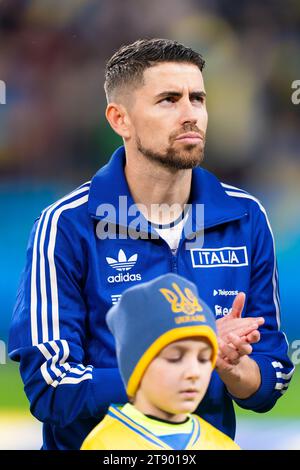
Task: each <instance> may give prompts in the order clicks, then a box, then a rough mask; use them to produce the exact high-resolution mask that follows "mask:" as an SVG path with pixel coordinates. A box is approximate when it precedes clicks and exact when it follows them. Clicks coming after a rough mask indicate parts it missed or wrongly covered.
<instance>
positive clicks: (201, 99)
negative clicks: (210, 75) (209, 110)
mask: <svg viewBox="0 0 300 470" xmlns="http://www.w3.org/2000/svg"><path fill="white" fill-rule="evenodd" d="M193 101H196V102H197V103H204V96H195V97H194V99H193Z"/></svg>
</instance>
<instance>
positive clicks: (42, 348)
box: [9, 147, 293, 449]
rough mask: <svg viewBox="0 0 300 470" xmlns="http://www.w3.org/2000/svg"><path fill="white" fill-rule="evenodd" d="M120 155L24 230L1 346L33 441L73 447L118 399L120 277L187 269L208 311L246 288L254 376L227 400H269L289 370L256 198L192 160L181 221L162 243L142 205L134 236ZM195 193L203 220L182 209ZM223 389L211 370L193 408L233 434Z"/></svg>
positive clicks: (267, 232)
mask: <svg viewBox="0 0 300 470" xmlns="http://www.w3.org/2000/svg"><path fill="white" fill-rule="evenodd" d="M124 165H125V152H124V148H123V147H121V148H119V149H118V150H117V151H116V152H115V153H114V154H113V156H112V158H111V160H110V161H109V163H108V164H107V165H105V166H104V167H103V168H101V169H100V170H99V171H98V173H97V174H96V175H95V176H94V178H93V179H92V181H91V183H86V184H84V185H82V186H81V187H80V188H79V189H77V190H75V191H74V192H72V193H70V194H69V195H67V196H66V197H63V198H62V199H60V200H59V201H57V202H56V203H55V204H53V205H51V206H49V207H48V208H46V209H45V210H44V211H43V212H42V214H41V216H40V217H39V219H38V220H37V221H36V223H35V225H34V228H33V230H32V233H31V236H30V240H29V245H28V251H27V261H26V267H25V270H24V272H23V275H22V279H21V283H20V286H19V291H18V295H17V301H16V306H15V310H14V315H13V320H12V326H11V331H10V344H9V353H10V357H11V358H12V359H13V360H16V361H20V372H21V375H22V379H23V382H24V384H25V392H26V394H27V397H28V399H29V401H30V408H31V412H32V414H33V415H34V416H35V417H36V418H38V419H39V420H40V421H42V422H43V423H44V428H43V439H44V443H43V448H44V449H78V448H79V447H80V445H81V443H82V441H83V439H84V438H85V436H86V435H87V434H88V432H89V431H90V430H91V429H92V428H93V427H94V426H95V425H96V424H97V423H98V422H99V420H100V419H101V418H102V417H103V416H104V414H105V412H106V410H107V408H108V406H109V405H110V404H111V403H125V402H127V397H126V394H125V390H124V386H123V383H122V380H121V377H120V374H119V371H118V368H117V362H116V356H115V346H114V339H113V337H112V335H111V334H110V332H109V330H108V328H107V325H106V322H105V315H106V313H107V311H108V310H109V308H110V307H111V306H112V304H114V303H115V302H117V301H118V299H119V298H120V296H121V294H122V292H123V291H124V289H126V288H127V287H129V286H132V285H134V284H136V283H139V282H143V281H148V280H150V279H153V278H154V277H156V276H158V275H161V274H164V273H167V272H176V273H178V274H180V275H182V276H185V277H187V278H188V279H190V280H191V281H193V282H194V283H195V284H196V285H197V287H198V290H199V295H200V297H202V299H203V300H204V301H205V302H206V303H207V304H208V305H209V306H210V308H211V309H212V310H213V312H215V314H216V318H221V317H222V316H223V315H225V314H226V313H228V312H229V311H230V307H231V305H232V302H233V299H234V296H235V295H236V293H237V292H238V291H244V292H245V293H246V296H247V297H246V299H247V300H246V305H245V308H244V311H243V315H244V316H252V317H256V316H263V317H264V318H265V324H264V325H263V326H262V327H261V328H260V331H261V340H260V341H259V343H257V344H255V345H254V346H253V353H252V354H251V357H252V358H253V359H254V360H255V361H256V362H257V364H258V365H259V367H260V371H261V378H262V381H261V385H260V388H259V389H258V390H257V392H256V393H255V394H254V395H252V396H251V397H250V398H248V399H245V400H239V399H236V400H235V401H236V402H237V403H238V404H239V405H240V406H241V407H243V408H246V409H251V410H254V411H257V412H265V411H268V410H270V409H271V408H272V407H273V405H274V404H275V402H276V400H277V399H278V398H279V397H280V396H281V395H282V393H283V392H284V391H286V389H287V387H288V383H289V381H290V379H291V376H292V373H293V366H292V363H291V362H290V360H289V358H288V355H287V349H288V345H287V342H286V338H285V336H284V334H283V333H282V332H281V331H280V311H279V294H278V277H277V268H276V260H275V253H274V241H273V236H272V232H271V228H270V225H269V222H268V219H267V215H266V212H265V210H264V208H263V207H262V206H261V204H260V202H259V201H258V200H256V199H255V198H254V197H252V196H251V195H250V194H248V193H246V192H244V191H242V190H240V189H237V188H234V187H232V186H228V185H226V184H221V183H220V182H219V181H218V180H217V178H216V177H215V176H213V175H212V174H211V173H209V172H208V171H206V170H204V169H201V168H197V169H194V170H193V177H192V189H191V196H190V203H191V207H192V210H190V212H189V217H188V221H187V223H186V225H187V227H188V226H189V229H187V230H185V233H184V234H183V236H182V239H181V241H180V244H179V248H178V250H177V253H176V255H174V254H172V251H171V250H170V248H169V246H168V244H167V243H166V242H165V241H164V240H163V239H162V238H160V237H158V236H157V237H156V238H153V237H151V233H152V234H153V233H155V232H154V230H153V228H151V226H150V225H149V224H148V223H147V222H146V220H145V219H143V217H140V218H139V221H140V225H139V226H137V227H136V231H134V230H133V232H132V233H133V234H134V233H135V234H136V233H137V231H138V230H139V231H140V236H139V237H137V236H135V237H134V236H129V237H128V236H126V232H127V233H130V230H129V228H130V226H134V219H136V217H137V216H136V214H134V215H129V217H128V218H127V220H126V214H127V210H126V209H124V204H125V203H124V201H127V206H128V207H129V206H130V205H131V204H133V200H132V196H131V195H130V192H129V188H128V185H127V182H126V179H125V176H124ZM120 196H122V198H120ZM125 196H127V199H125ZM199 204H202V205H203V207H204V223H203V221H202V222H201V217H197V214H196V211H195V210H194V209H195V208H196V207H197V206H196V205H199ZM99 206H100V208H99ZM121 206H122V207H121ZM200 207H201V206H200ZM112 208H113V209H114V211H113V210H112ZM113 212H115V214H114V213H113ZM200 213H201V211H200ZM195 214H196V215H195ZM115 217H116V220H117V221H116V220H114V218H115ZM189 219H190V222H191V223H190V224H189V223H188V222H189ZM104 222H105V223H104ZM101 224H103V225H101ZM105 226H106V231H107V232H109V236H106V237H105V236H103V227H105ZM99 227H100V230H99ZM101 227H102V230H101ZM195 234H196V235H195ZM131 235H132V234H131ZM193 236H194V242H195V240H196V241H199V243H194V244H193V239H192V237H193ZM195 236H196V239H195ZM101 238H102V239H101ZM138 314H139V312H138V311H137V312H136V315H138ZM233 399H234V397H232V396H231V395H230V394H229V393H228V391H227V390H226V388H225V386H224V385H223V383H222V381H221V380H220V378H219V376H218V374H217V372H214V373H213V376H212V380H211V383H210V386H209V389H208V391H207V393H206V396H205V398H204V400H203V401H202V403H201V404H200V406H199V409H198V410H197V413H198V414H199V415H200V416H201V417H203V418H204V419H206V420H207V421H209V422H210V423H212V424H213V425H214V426H216V427H217V428H219V429H220V430H221V431H223V432H225V433H226V434H228V435H229V436H231V437H234V434H235V415H234V409H233V404H232V400H233Z"/></svg>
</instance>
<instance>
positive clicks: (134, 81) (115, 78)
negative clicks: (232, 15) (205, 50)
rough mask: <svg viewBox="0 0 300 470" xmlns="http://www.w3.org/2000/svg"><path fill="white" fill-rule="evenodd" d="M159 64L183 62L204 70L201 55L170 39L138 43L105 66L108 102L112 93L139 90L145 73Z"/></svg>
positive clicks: (118, 53) (126, 47)
mask: <svg viewBox="0 0 300 470" xmlns="http://www.w3.org/2000/svg"><path fill="white" fill-rule="evenodd" d="M160 62H184V63H189V64H194V65H196V66H197V67H198V68H199V69H200V71H202V70H203V67H204V64H205V61H204V59H203V57H202V56H201V54H199V53H198V52H195V51H194V50H193V49H191V48H190V47H186V46H184V45H183V44H180V43H178V42H176V41H172V40H170V39H158V38H155V39H139V40H138V41H135V42H134V43H132V44H129V45H126V46H122V47H121V48H120V49H119V50H118V51H117V52H116V53H115V54H114V55H113V56H112V57H111V59H110V60H109V61H108V62H107V64H106V69H105V83H104V89H105V93H106V97H107V100H108V101H110V100H111V99H112V97H113V95H114V92H115V91H119V90H121V89H122V88H123V89H126V88H128V87H132V86H139V85H142V83H143V73H144V70H145V69H147V68H149V67H152V66H154V65H156V64H158V63H160Z"/></svg>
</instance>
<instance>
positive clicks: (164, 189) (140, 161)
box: [125, 153, 192, 223]
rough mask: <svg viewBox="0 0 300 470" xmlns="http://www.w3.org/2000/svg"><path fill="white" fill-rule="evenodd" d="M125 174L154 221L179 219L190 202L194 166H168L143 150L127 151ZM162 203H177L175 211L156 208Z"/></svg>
mask: <svg viewBox="0 0 300 470" xmlns="http://www.w3.org/2000/svg"><path fill="white" fill-rule="evenodd" d="M125 176H126V179H127V183H128V186H129V189H130V192H131V194H132V197H133V199H134V202H135V203H136V204H137V205H138V206H139V207H140V210H141V212H142V213H143V214H144V215H145V216H146V218H148V220H151V221H152V222H156V223H169V222H172V221H173V220H176V219H177V218H178V217H179V216H180V214H181V213H182V211H183V209H184V205H185V204H186V203H187V202H188V199H189V196H190V191H191V181H192V170H172V169H168V168H165V167H163V166H162V165H160V164H159V163H156V162H152V161H150V160H147V159H146V158H145V157H144V156H142V155H140V154H139V153H137V154H136V155H132V154H127V153H126V165H125ZM162 204H164V205H167V206H168V207H170V206H173V208H172V211H171V212H169V211H168V210H167V209H166V210H163V211H162V210H159V209H156V207H157V206H159V205H162ZM143 206H144V207H143ZM144 208H146V213H145V210H144Z"/></svg>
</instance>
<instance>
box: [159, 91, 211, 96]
mask: <svg viewBox="0 0 300 470" xmlns="http://www.w3.org/2000/svg"><path fill="white" fill-rule="evenodd" d="M167 96H173V97H175V98H180V97H181V96H182V93H181V92H179V91H171V90H170V91H163V92H161V93H159V94H158V95H156V96H155V98H166V97H167ZM189 96H190V98H199V97H200V98H204V97H205V96H206V93H205V91H192V92H191V93H189Z"/></svg>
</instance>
